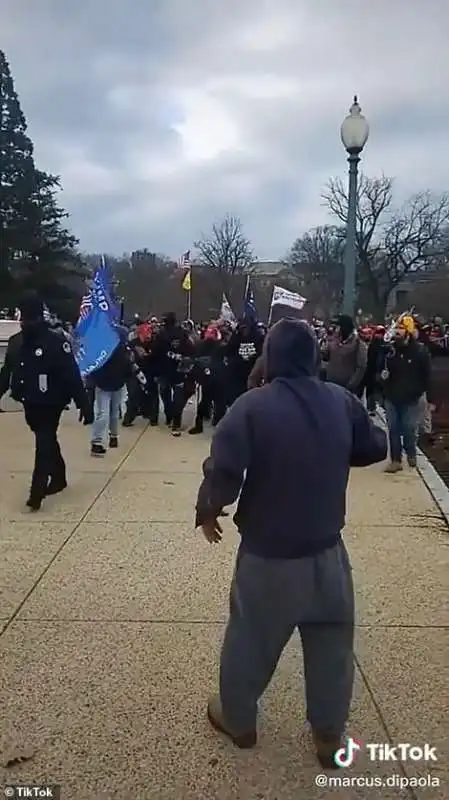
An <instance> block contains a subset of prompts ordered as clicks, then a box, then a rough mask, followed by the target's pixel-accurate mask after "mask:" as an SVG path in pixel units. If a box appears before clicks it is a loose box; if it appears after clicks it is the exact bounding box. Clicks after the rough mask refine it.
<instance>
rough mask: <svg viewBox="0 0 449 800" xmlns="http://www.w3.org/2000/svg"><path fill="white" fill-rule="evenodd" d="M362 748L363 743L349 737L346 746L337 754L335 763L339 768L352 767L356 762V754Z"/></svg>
mask: <svg viewBox="0 0 449 800" xmlns="http://www.w3.org/2000/svg"><path fill="white" fill-rule="evenodd" d="M361 748H362V742H360V741H358V740H357V739H353V738H352V736H348V737H347V738H346V744H345V745H344V746H343V747H340V748H339V749H338V750H337V751H336V752H335V755H334V761H335V763H336V765H337V767H350V766H351V764H353V763H354V761H355V757H356V753H357V752H358V750H361Z"/></svg>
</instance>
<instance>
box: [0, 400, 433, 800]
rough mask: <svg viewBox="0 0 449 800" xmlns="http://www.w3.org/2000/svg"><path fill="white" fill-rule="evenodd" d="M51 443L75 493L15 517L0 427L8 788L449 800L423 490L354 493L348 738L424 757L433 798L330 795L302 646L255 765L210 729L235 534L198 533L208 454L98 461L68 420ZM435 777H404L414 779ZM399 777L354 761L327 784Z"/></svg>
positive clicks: (269, 711) (175, 797)
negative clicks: (320, 780) (196, 515)
mask: <svg viewBox="0 0 449 800" xmlns="http://www.w3.org/2000/svg"><path fill="white" fill-rule="evenodd" d="M61 438H62V444H63V448H64V452H65V454H66V456H67V460H68V463H69V467H70V479H71V484H70V487H69V489H67V491H66V493H65V494H64V497H62V496H59V497H53V498H49V499H48V500H47V501H46V503H45V507H44V508H43V510H42V512H41V513H40V514H36V515H29V514H26V513H24V511H23V500H24V499H25V497H26V491H27V487H28V481H29V474H30V468H31V460H32V451H31V444H32V443H31V437H30V435H29V433H28V432H27V430H26V429H25V427H24V424H23V419H22V415H21V414H14V413H10V414H2V415H0V441H1V447H0V486H1V496H0V546H1V558H0V618H1V619H0V630H1V628H2V627H3V634H2V636H1V638H0V729H1V734H2V743H1V748H0V752H1V753H2V759H3V761H4V760H5V758H6V753H7V751H8V753H9V752H10V750H11V748H17V750H18V752H19V753H20V751H21V750H22V749H23V748H28V747H29V748H32V750H33V751H34V755H33V757H32V758H31V759H30V760H29V761H27V762H25V763H23V764H21V765H19V766H16V767H11V768H8V769H1V770H0V773H1V774H0V786H2V784H11V783H20V782H23V783H30V784H31V783H34V784H35V783H59V784H61V786H62V787H63V788H62V795H61V796H62V798H64V800H94V798H100V797H101V798H114V799H115V798H117V799H118V798H129V799H130V800H131V798H139V800H197V799H198V800H233V799H234V798H235V799H236V800H240V799H241V800H290V799H293V798H294V799H295V800H301V799H302V798H304V800H315V798H324V797H332V798H334V797H335V798H344V799H345V800H352V798H357V799H358V798H364V799H365V798H370V797H373V798H382V800H389V799H390V798H397V797H415V798H416V797H417V798H422V800H424V799H425V798H441V800H442V799H443V798H446V799H447V797H448V796H449V780H448V777H447V774H446V778H445V776H444V775H445V774H444V768H445V766H446V767H447V763H448V762H447V760H446V764H445V763H444V756H445V755H446V759H447V749H448V748H447V744H448V741H447V724H445V720H444V717H445V712H446V714H447V707H448V706H447V701H448V681H447V665H448V661H449V649H448V637H447V625H448V609H447V589H448V553H449V550H448V543H449V539H448V530H447V527H446V525H445V524H444V523H443V521H442V519H441V517H440V515H439V513H438V510H437V508H436V506H435V505H434V504H433V502H432V500H431V498H430V496H429V494H428V492H427V490H426V489H425V487H424V486H423V484H422V482H421V480H420V478H419V477H418V476H417V475H416V474H413V473H411V472H404V474H402V475H399V476H385V475H383V474H382V471H381V467H375V468H371V469H368V470H356V471H354V474H353V475H352V478H351V486H350V491H349V515H348V525H347V529H346V534H345V539H346V542H347V545H348V547H349V550H350V553H351V556H352V561H353V566H354V574H355V581H356V585H357V599H358V629H357V680H356V689H355V697H354V704H353V713H352V718H351V721H350V726H349V733H350V734H351V735H352V736H354V737H355V738H357V737H359V738H361V739H362V740H364V741H365V742H388V741H392V742H393V743H398V742H410V743H411V744H414V745H421V744H423V743H424V742H428V743H429V744H431V745H433V746H435V747H436V748H437V750H438V752H439V755H440V758H439V762H438V763H437V764H436V765H433V767H432V772H431V774H432V776H433V778H439V779H440V782H441V786H440V788H439V789H437V788H419V789H415V790H414V793H410V791H407V792H406V791H405V790H404V791H403V793H400V790H399V788H398V787H396V788H393V787H387V786H384V787H382V788H380V787H376V788H372V787H367V786H362V785H360V786H353V787H348V786H346V787H344V788H340V789H338V788H332V790H330V789H329V788H325V787H324V788H318V787H316V786H315V777H316V776H317V774H318V773H319V769H318V768H317V764H316V763H315V760H314V756H313V751H312V749H311V744H310V740H309V734H308V732H307V730H306V729H305V728H304V726H303V721H304V701H303V697H302V674H301V673H302V664H301V660H300V652H299V647H298V646H297V642H296V641H295V642H292V643H291V644H290V645H289V647H288V649H287V651H286V652H285V655H284V657H283V659H282V662H281V664H280V665H279V668H278V671H277V673H276V676H275V679H274V681H273V684H272V686H271V687H270V689H269V690H268V692H267V694H266V697H265V700H264V704H263V706H264V708H263V719H262V721H261V737H260V745H259V747H258V748H257V749H256V750H255V751H251V752H246V753H245V752H238V751H237V752H236V751H235V750H234V749H233V748H232V747H231V746H230V745H228V744H227V743H226V742H224V741H222V740H221V739H220V738H219V737H217V736H216V735H215V734H214V733H212V732H211V730H210V729H209V727H208V725H207V723H206V721H205V701H206V698H207V696H208V694H209V693H210V692H211V691H213V690H214V689H215V687H216V680H217V656H218V653H219V646H220V640H221V637H222V634H223V626H224V623H225V620H226V613H227V602H228V587H229V582H230V577H231V572H232V567H233V555H234V552H235V548H236V545H237V536H236V533H235V532H234V530H233V526H232V523H231V521H230V520H229V521H228V520H227V521H226V522H225V529H226V536H225V539H224V541H223V543H222V544H221V545H220V546H219V547H210V546H208V545H207V544H206V543H205V542H204V541H203V538H202V537H201V535H199V534H198V533H196V532H195V531H194V530H193V527H192V520H193V503H194V499H195V493H196V490H197V487H198V481H199V475H200V465H201V461H202V459H203V458H204V456H205V453H206V450H207V438H206V436H204V437H188V436H186V437H183V438H182V439H181V440H174V439H172V438H171V437H170V436H169V434H168V432H167V431H166V430H164V429H162V428H161V429H148V430H144V428H143V425H140V426H139V425H136V427H135V428H133V429H130V430H126V431H123V435H122V436H121V443H120V450H119V451H118V452H114V451H112V452H110V453H108V455H107V457H106V458H105V459H103V460H93V459H91V458H90V457H89V455H88V443H87V438H88V432H87V431H86V429H85V428H83V427H82V426H80V425H79V424H78V422H77V421H76V419H75V417H74V416H71V415H66V418H65V420H64V423H63V426H62V437H61ZM445 626H446V629H445ZM446 722H447V719H446ZM445 731H446V739H445ZM427 772H428V769H427V767H426V765H425V764H413V763H410V764H407V765H406V773H407V775H409V776H411V777H413V776H416V775H421V776H423V777H424V776H425V775H426V774H427ZM404 774H405V773H404V772H401V769H400V768H399V766H398V765H397V764H394V763H383V764H371V763H370V762H369V760H368V758H367V755H366V754H363V755H361V756H360V757H359V759H358V760H357V763H356V765H355V767H354V769H353V770H352V771H351V772H350V773H349V772H346V771H344V770H342V771H341V772H339V777H347V776H348V775H351V776H353V777H354V776H358V777H367V778H368V779H369V778H370V776H371V778H372V777H376V778H379V779H381V780H384V779H386V778H387V777H388V776H390V780H391V776H394V775H396V776H398V778H397V779H398V780H400V778H401V776H402V778H403V776H404Z"/></svg>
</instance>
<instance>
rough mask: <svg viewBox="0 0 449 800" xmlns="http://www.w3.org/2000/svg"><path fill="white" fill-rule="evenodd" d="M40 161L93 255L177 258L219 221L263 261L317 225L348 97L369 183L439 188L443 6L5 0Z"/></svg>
mask: <svg viewBox="0 0 449 800" xmlns="http://www.w3.org/2000/svg"><path fill="white" fill-rule="evenodd" d="M0 19H1V38H0V47H2V48H4V49H5V51H6V55H7V57H8V59H9V61H10V65H11V69H12V73H13V76H14V78H15V82H16V89H17V91H18V93H19V96H20V100H21V102H22V107H23V110H24V113H25V115H26V117H27V119H28V123H29V132H30V135H31V137H32V139H33V140H34V143H35V147H36V158H37V162H38V166H39V167H41V168H43V169H46V170H50V171H52V172H55V173H58V174H59V175H60V176H61V179H62V183H63V187H64V193H63V195H62V202H63V204H64V205H65V207H66V208H67V209H68V210H69V211H70V214H71V226H72V228H73V232H74V233H75V234H76V235H77V236H78V237H79V238H80V240H81V246H82V247H83V249H85V250H90V251H108V252H117V253H121V252H122V251H126V250H130V249H136V248H139V247H145V246H146V247H148V248H149V249H151V250H155V251H159V252H164V253H167V254H169V255H171V256H173V257H174V258H177V257H178V256H179V254H180V253H181V252H182V251H184V250H186V249H187V248H189V247H190V246H191V245H192V242H193V240H194V239H195V238H198V236H199V235H200V233H201V231H203V230H205V231H207V230H208V228H210V226H211V224H212V223H213V222H214V221H216V220H218V219H220V217H221V216H222V215H223V214H225V213H226V212H230V213H234V214H236V215H239V216H240V217H241V219H242V221H243V223H244V226H245V229H246V231H247V234H248V235H249V236H250V237H251V239H252V240H253V242H254V247H255V250H256V253H257V255H258V256H259V258H264V259H265V258H266V259H271V258H272V259H276V258H278V257H279V256H282V255H283V254H284V253H285V251H286V250H287V249H288V247H289V246H290V244H291V243H292V241H293V239H294V238H295V237H296V236H297V235H299V234H300V233H301V232H302V231H304V230H306V229H307V228H309V227H311V226H314V225H317V224H321V223H325V222H327V221H329V218H328V216H327V212H326V210H325V209H324V208H323V207H322V205H321V201H320V191H321V189H322V186H323V184H324V183H325V182H326V180H327V178H328V177H329V176H330V175H337V174H343V173H344V171H345V169H346V163H345V153H344V150H343V149H342V145H341V142H340V134H339V128H340V124H341V121H342V119H343V117H344V116H345V114H346V113H347V111H348V108H349V106H350V104H351V100H352V96H353V94H354V93H357V94H358V95H359V100H360V103H361V105H362V109H363V112H364V113H365V115H366V116H367V118H368V120H369V122H370V126H371V135H370V139H369V141H368V144H367V146H366V151H365V152H364V157H363V169H364V171H365V173H366V174H368V175H378V174H380V173H381V172H384V173H385V174H387V175H394V176H396V177H397V182H396V196H397V199H398V202H400V201H401V200H403V198H404V197H406V196H407V195H408V194H410V193H413V192H415V191H419V190H421V189H426V188H430V189H432V190H435V191H436V192H438V191H442V190H445V189H447V188H448V187H449V99H448V89H447V80H448V68H449V47H448V36H449V33H448V31H449V0H426V2H424V0H412V2H406V0H374V2H361V1H360V0H146V2H145V0H127V2H124V1H123V0H73V1H72V0H0Z"/></svg>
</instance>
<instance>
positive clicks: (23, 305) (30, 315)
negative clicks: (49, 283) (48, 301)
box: [19, 292, 44, 322]
mask: <svg viewBox="0 0 449 800" xmlns="http://www.w3.org/2000/svg"><path fill="white" fill-rule="evenodd" d="M19 310H20V319H21V321H22V322H34V321H35V320H39V319H43V318H44V304H43V302H42V300H41V299H40V297H39V295H38V294H37V293H36V292H26V294H24V295H23V297H22V300H21V302H20V303H19Z"/></svg>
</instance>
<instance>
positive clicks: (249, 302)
mask: <svg viewBox="0 0 449 800" xmlns="http://www.w3.org/2000/svg"><path fill="white" fill-rule="evenodd" d="M243 316H244V318H245V320H247V321H248V322H257V321H258V319H259V316H258V314H257V308H256V301H255V300H254V292H253V290H252V287H251V278H250V276H249V275H248V278H247V281H246V289H245V301H244V311H243Z"/></svg>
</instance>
